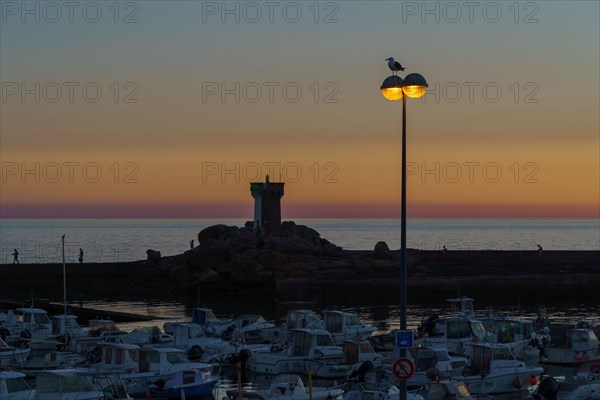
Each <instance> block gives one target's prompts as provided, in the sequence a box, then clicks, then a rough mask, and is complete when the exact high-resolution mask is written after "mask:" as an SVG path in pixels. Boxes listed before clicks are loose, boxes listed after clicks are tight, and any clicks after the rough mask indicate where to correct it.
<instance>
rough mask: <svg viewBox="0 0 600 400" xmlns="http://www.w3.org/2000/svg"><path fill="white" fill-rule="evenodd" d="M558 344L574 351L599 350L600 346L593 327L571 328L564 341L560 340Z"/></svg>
mask: <svg viewBox="0 0 600 400" xmlns="http://www.w3.org/2000/svg"><path fill="white" fill-rule="evenodd" d="M556 345H557V346H564V347H566V348H568V349H571V350H573V351H585V350H590V349H596V350H597V349H598V348H599V346H600V345H599V343H598V338H597V337H596V334H595V333H594V331H593V330H591V329H569V330H567V332H566V334H565V337H564V339H563V341H562V343H560V342H558V343H556Z"/></svg>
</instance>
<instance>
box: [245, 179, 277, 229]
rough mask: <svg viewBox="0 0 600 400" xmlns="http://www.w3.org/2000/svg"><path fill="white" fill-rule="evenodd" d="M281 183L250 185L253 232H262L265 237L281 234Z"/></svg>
mask: <svg viewBox="0 0 600 400" xmlns="http://www.w3.org/2000/svg"><path fill="white" fill-rule="evenodd" d="M283 185H284V183H283V182H269V175H267V177H266V179H265V182H252V183H250V193H252V197H253V198H254V232H263V233H264V234H265V235H266V236H279V234H280V233H281V198H282V197H283Z"/></svg>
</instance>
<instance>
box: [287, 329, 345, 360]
mask: <svg viewBox="0 0 600 400" xmlns="http://www.w3.org/2000/svg"><path fill="white" fill-rule="evenodd" d="M293 336H294V338H293V347H292V348H293V352H292V356H301V357H314V356H315V351H316V349H317V348H318V347H328V346H331V347H335V344H334V343H333V339H332V338H331V334H330V333H329V332H327V331H326V330H323V329H297V330H295V331H294V333H293Z"/></svg>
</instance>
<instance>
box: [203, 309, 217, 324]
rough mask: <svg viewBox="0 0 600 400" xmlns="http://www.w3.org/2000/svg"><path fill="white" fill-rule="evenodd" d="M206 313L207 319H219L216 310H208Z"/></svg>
mask: <svg viewBox="0 0 600 400" xmlns="http://www.w3.org/2000/svg"><path fill="white" fill-rule="evenodd" d="M205 313H206V320H207V321H208V320H216V319H217V316H216V315H215V313H214V311H209V310H206V311H205Z"/></svg>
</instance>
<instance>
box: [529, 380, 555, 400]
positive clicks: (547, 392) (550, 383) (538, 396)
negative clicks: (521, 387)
mask: <svg viewBox="0 0 600 400" xmlns="http://www.w3.org/2000/svg"><path fill="white" fill-rule="evenodd" d="M558 390H559V384H558V382H557V381H556V379H554V378H553V377H551V376H549V377H547V378H544V379H543V380H542V382H541V383H540V385H539V386H538V388H537V389H536V390H535V392H534V393H533V398H534V399H535V400H556V394H557V393H558Z"/></svg>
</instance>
